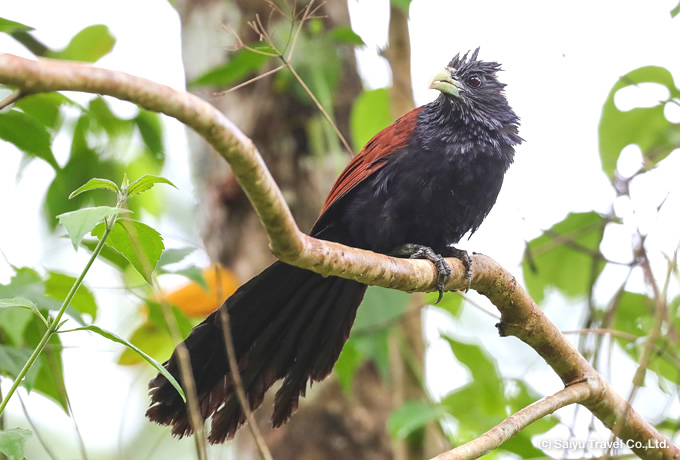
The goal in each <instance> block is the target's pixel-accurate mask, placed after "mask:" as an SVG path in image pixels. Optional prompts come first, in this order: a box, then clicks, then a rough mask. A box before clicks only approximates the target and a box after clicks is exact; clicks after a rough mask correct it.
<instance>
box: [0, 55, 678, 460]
mask: <svg viewBox="0 0 680 460" xmlns="http://www.w3.org/2000/svg"><path fill="white" fill-rule="evenodd" d="M0 83H3V84H6V85H10V86H14V87H16V88H17V89H19V90H21V91H22V92H25V93H38V92H48V91H64V90H68V91H83V92H88V93H95V94H106V95H110V96H114V97H117V98H119V99H124V100H127V101H131V102H134V103H136V104H139V105H140V106H142V107H144V108H145V109H147V110H152V111H155V112H161V113H164V114H166V115H169V116H171V117H174V118H177V119H178V120H180V121H181V122H183V123H184V124H186V125H187V126H189V127H191V128H193V129H194V130H195V131H196V132H198V133H199V134H200V135H201V136H203V137H204V138H205V139H206V141H208V142H209V143H210V145H211V146H212V147H213V148H214V149H215V150H216V151H217V152H218V153H219V154H220V155H221V156H222V157H223V158H224V159H225V160H226V161H228V162H229V164H230V165H231V167H232V170H233V171H234V174H235V175H236V177H237V179H238V181H239V183H240V184H241V186H242V187H243V189H244V191H245V193H246V194H247V195H248V197H249V199H250V201H251V202H252V203H253V206H254V208H255V210H256V212H257V214H258V215H259V217H260V219H261V220H262V223H263V225H264V226H265V228H266V230H267V234H268V236H269V241H270V246H271V249H272V252H273V253H274V254H275V255H276V256H277V257H278V258H279V259H281V260H282V261H284V262H287V263H289V264H291V265H296V266H298V267H302V268H306V269H309V270H312V271H315V272H317V273H321V274H324V275H335V276H340V277H343V278H349V279H354V280H357V281H361V282H362V283H365V284H370V285H378V286H383V287H388V288H394V289H400V290H403V291H432V290H434V286H435V281H436V273H435V268H434V266H433V265H432V264H431V263H430V262H427V261H422V260H405V259H395V258H392V257H387V256H384V255H381V254H375V253H372V252H370V251H363V250H359V249H354V248H349V247H347V246H343V245H341V244H336V243H330V242H326V241H321V240H317V239H315V238H311V237H309V236H307V235H305V234H303V233H302V232H301V231H300V230H299V229H298V227H297V225H296V224H295V221H294V220H293V217H292V216H291V213H290V210H289V209H288V206H287V205H286V203H285V201H284V200H283V196H282V194H281V192H280V190H279V189H278V187H277V186H276V183H275V182H274V180H273V179H272V176H271V175H270V173H269V171H268V170H267V168H266V166H265V164H264V163H263V161H262V159H261V157H260V155H259V154H258V152H257V149H256V148H255V146H254V145H253V143H252V142H251V141H250V139H248V138H247V137H246V136H245V135H244V134H243V133H242V132H241V131H240V130H239V129H238V128H237V127H236V126H234V124H233V123H231V122H230V121H229V120H228V119H226V118H225V117H224V116H223V115H222V114H221V113H220V112H219V111H217V110H216V109H215V108H213V107H212V106H211V105H210V104H208V103H207V102H205V101H203V100H201V99H199V98H197V97H195V96H193V95H191V94H188V93H184V92H180V91H176V90H173V89H171V88H169V87H167V86H163V85H159V84H157V83H153V82H151V81H149V80H145V79H143V78H139V77H134V76H132V75H128V74H125V73H122V72H117V71H112V70H105V69H100V68H96V67H91V66H88V65H82V64H77V63H72V62H61V61H54V60H47V59H40V60H37V61H34V60H29V59H23V58H19V57H17V56H13V55H9V54H3V55H0ZM448 261H449V264H450V265H451V267H452V269H453V273H452V278H451V281H450V282H449V283H448V285H447V286H446V287H447V289H449V290H452V289H461V288H464V287H465V280H464V269H463V266H462V264H461V263H460V261H458V260H457V259H448ZM472 271H473V277H472V284H471V287H472V288H473V289H475V290H477V291H478V292H480V293H481V294H483V295H485V296H486V297H488V298H489V299H490V300H491V302H492V303H493V304H494V305H495V306H496V307H497V308H498V309H499V310H500V312H501V322H500V323H499V325H498V326H499V331H500V333H501V335H505V336H507V335H514V336H516V337H518V338H519V339H521V340H522V341H524V342H526V343H527V344H529V345H530V346H531V347H532V348H534V349H535V350H536V351H537V352H538V353H539V354H540V355H541V356H542V357H543V358H544V359H545V360H546V362H547V363H548V364H549V365H550V366H551V367H552V368H553V369H554V370H555V372H556V373H557V374H558V375H559V376H560V378H561V379H562V382H563V383H564V384H565V385H567V386H568V385H571V384H576V383H579V382H587V383H588V385H589V386H590V387H591V394H590V396H589V397H588V398H587V399H586V400H584V401H582V404H583V405H584V406H586V407H587V408H588V409H590V410H591V411H592V412H593V413H594V414H595V416H597V417H598V418H599V419H600V420H602V422H603V423H604V424H605V425H606V426H607V427H608V428H610V429H612V430H613V431H614V432H615V433H617V434H618V435H619V436H620V437H621V438H622V439H623V440H624V441H631V442H633V443H634V444H635V443H639V445H640V446H648V445H650V441H651V442H657V443H658V444H657V445H660V446H664V447H653V448H649V449H645V448H644V447H635V446H633V451H634V452H635V453H636V454H638V455H639V456H640V457H642V458H649V459H661V458H677V459H680V449H678V447H677V446H675V445H673V444H672V443H671V442H670V441H669V440H668V439H667V438H666V437H664V436H662V435H661V434H660V433H659V432H658V431H657V430H656V429H655V428H654V427H653V426H652V425H651V424H649V423H648V422H647V421H646V420H644V419H643V418H642V417H641V416H640V415H639V414H638V413H637V412H636V411H634V410H633V409H631V408H630V406H629V405H628V404H627V403H626V401H625V400H624V399H623V398H621V396H619V395H618V394H617V393H615V392H614V391H613V390H612V389H611V388H610V387H609V385H608V384H607V383H606V381H604V379H603V378H602V377H601V376H600V375H599V374H598V373H597V372H596V371H595V370H594V369H593V368H592V366H590V364H589V363H588V362H587V361H586V360H585V359H584V358H583V357H582V356H581V355H580V354H579V353H578V351H577V350H576V348H575V347H574V346H573V345H572V344H571V343H570V342H569V341H568V340H567V339H566V338H565V337H564V335H562V334H561V333H560V331H559V330H558V329H557V328H556V327H555V326H554V325H553V324H552V323H551V322H550V321H549V320H548V319H547V317H546V316H545V315H544V314H543V312H542V311H541V310H540V309H538V307H537V306H536V304H535V303H534V301H533V300H532V299H531V298H530V297H529V295H528V294H527V293H526V291H524V289H522V288H521V286H519V284H518V283H517V281H516V280H515V278H514V277H513V276H512V275H511V274H510V273H508V272H507V271H505V270H504V269H503V268H502V267H501V266H500V265H498V264H497V263H496V262H494V261H493V260H491V259H490V258H488V257H486V256H483V255H475V256H474V257H473V265H472ZM595 389H596V390H595ZM652 440H654V441H652Z"/></svg>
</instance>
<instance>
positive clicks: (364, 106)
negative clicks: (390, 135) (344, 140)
mask: <svg viewBox="0 0 680 460" xmlns="http://www.w3.org/2000/svg"><path fill="white" fill-rule="evenodd" d="M390 101H391V99H390V91H389V89H387V88H381V89H374V90H369V91H366V90H364V91H362V92H361V94H360V95H359V97H358V98H357V100H356V101H355V102H354V106H353V107H352V113H351V115H350V127H351V129H352V143H353V144H354V148H355V149H356V150H359V149H360V148H361V147H363V146H364V145H366V143H367V142H368V141H369V140H371V138H372V137H373V136H375V135H376V133H377V132H379V131H381V130H382V129H384V128H386V127H387V126H389V125H390V124H392V122H393V121H394V118H393V117H392V104H391V102H390Z"/></svg>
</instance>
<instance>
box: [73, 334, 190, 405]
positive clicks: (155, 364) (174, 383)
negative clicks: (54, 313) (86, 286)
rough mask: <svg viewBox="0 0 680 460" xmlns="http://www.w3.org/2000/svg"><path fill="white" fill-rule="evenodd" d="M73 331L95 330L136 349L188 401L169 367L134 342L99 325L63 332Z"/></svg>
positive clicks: (113, 340)
mask: <svg viewBox="0 0 680 460" xmlns="http://www.w3.org/2000/svg"><path fill="white" fill-rule="evenodd" d="M71 331H91V332H95V333H97V334H99V335H101V336H102V337H104V338H107V339H109V340H111V341H112V342H116V343H119V344H121V345H125V346H126V347H128V348H129V349H130V350H132V351H134V352H135V353H137V354H138V355H139V356H141V357H142V358H143V359H144V361H146V362H148V363H149V364H151V365H152V366H153V367H154V368H155V369H156V370H157V371H158V372H160V373H161V374H163V376H164V377H165V378H166V379H168V381H169V382H170V383H171V384H172V386H173V387H175V389H176V390H177V392H178V393H179V394H180V396H181V397H182V400H184V401H186V399H185V397H184V392H183V391H182V387H181V386H180V385H179V383H177V380H175V378H174V377H173V376H172V375H171V374H170V373H169V372H168V371H167V369H165V367H163V366H162V365H161V364H160V363H159V362H158V361H156V360H155V359H153V358H152V357H151V356H149V355H147V354H146V353H144V352H143V351H142V350H140V349H139V348H137V347H136V346H134V345H133V344H131V343H130V342H128V341H127V340H125V339H122V338H120V337H118V336H117V335H116V334H114V333H113V332H109V331H105V330H104V329H102V328H100V327H98V326H85V327H79V328H76V329H71V330H70V331H63V332H71Z"/></svg>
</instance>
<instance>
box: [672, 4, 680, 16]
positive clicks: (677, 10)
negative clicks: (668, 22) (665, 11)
mask: <svg viewBox="0 0 680 460" xmlns="http://www.w3.org/2000/svg"><path fill="white" fill-rule="evenodd" d="M678 13H680V2H678V4H677V5H675V7H674V8H673V9H672V10H671V17H672V18H674V17H676V16H677V15H678Z"/></svg>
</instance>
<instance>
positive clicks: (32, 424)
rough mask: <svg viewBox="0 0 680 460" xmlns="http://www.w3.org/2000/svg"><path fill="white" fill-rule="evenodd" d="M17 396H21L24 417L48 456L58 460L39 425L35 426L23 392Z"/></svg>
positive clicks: (20, 401)
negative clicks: (41, 432)
mask: <svg viewBox="0 0 680 460" xmlns="http://www.w3.org/2000/svg"><path fill="white" fill-rule="evenodd" d="M17 397H18V398H19V403H20V404H21V410H22V412H23V413H24V417H26V421H27V422H28V424H29V425H30V426H31V430H33V434H34V435H35V437H36V438H38V442H39V443H40V445H41V446H42V448H43V449H45V453H46V454H47V456H48V457H50V458H51V459H52V460H57V456H56V455H54V452H52V450H51V449H50V446H49V444H48V443H46V442H45V440H44V439H43V437H42V435H41V434H40V430H38V427H37V426H35V423H33V420H32V419H31V416H30V415H29V414H28V410H27V409H26V404H25V403H24V398H22V397H21V392H17ZM0 429H2V427H0Z"/></svg>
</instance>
